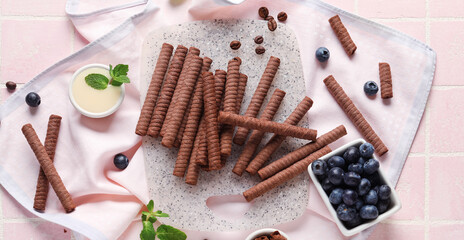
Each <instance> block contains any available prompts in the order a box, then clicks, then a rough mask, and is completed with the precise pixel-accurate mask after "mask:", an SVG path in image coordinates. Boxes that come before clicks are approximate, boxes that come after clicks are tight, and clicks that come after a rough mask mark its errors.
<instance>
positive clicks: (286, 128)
mask: <svg viewBox="0 0 464 240" xmlns="http://www.w3.org/2000/svg"><path fill="white" fill-rule="evenodd" d="M218 120H219V122H221V123H225V124H229V125H232V126H243V127H246V128H250V129H256V130H259V131H263V132H271V133H275V134H278V135H282V136H290V137H295V138H301V139H307V140H316V137H317V131H316V130H314V129H309V128H304V127H297V126H293V125H290V124H285V123H278V122H273V121H266V120H263V119H258V118H253V117H245V116H241V115H238V114H234V113H228V112H223V111H221V112H219V118H218Z"/></svg>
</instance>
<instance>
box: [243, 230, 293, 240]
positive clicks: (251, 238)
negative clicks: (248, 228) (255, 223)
mask: <svg viewBox="0 0 464 240" xmlns="http://www.w3.org/2000/svg"><path fill="white" fill-rule="evenodd" d="M275 231H279V233H280V235H282V236H284V237H285V238H287V240H290V238H289V237H288V236H287V234H285V233H284V232H282V231H280V230H278V229H274V228H263V229H260V230H257V231H254V232H252V233H251V234H250V235H248V237H246V238H245V240H254V239H255V238H257V237H259V236H262V235H264V234H271V233H273V232H275Z"/></svg>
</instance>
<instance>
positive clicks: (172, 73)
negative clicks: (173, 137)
mask: <svg viewBox="0 0 464 240" xmlns="http://www.w3.org/2000/svg"><path fill="white" fill-rule="evenodd" d="M187 51H188V49H187V48H186V47H184V46H182V45H179V46H177V48H176V51H175V52H174V57H173V58H172V61H171V64H170V65H169V69H168V72H167V74H166V80H165V81H164V84H163V88H162V89H161V93H160V96H159V100H158V102H157V103H156V105H155V109H154V110H153V115H152V117H151V120H150V125H149V127H148V132H147V134H148V135H149V136H151V137H155V138H156V137H158V136H159V134H160V131H161V127H162V126H163V123H164V119H165V117H166V113H167V111H168V108H169V104H170V103H171V99H172V96H173V95H174V90H175V88H176V85H177V80H178V79H179V75H180V72H181V71H182V67H183V65H184V61H185V56H186V55H187Z"/></svg>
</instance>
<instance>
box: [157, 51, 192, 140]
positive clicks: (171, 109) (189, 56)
mask: <svg viewBox="0 0 464 240" xmlns="http://www.w3.org/2000/svg"><path fill="white" fill-rule="evenodd" d="M199 55H200V50H199V49H198V48H196V47H190V48H189V50H188V53H187V56H186V57H185V63H184V65H183V66H182V71H181V72H180V75H179V80H178V81H177V85H176V89H175V90H174V95H173V96H172V99H171V102H170V104H169V108H168V111H167V113H166V119H165V120H164V123H163V126H162V127H161V132H160V135H161V136H164V134H165V133H166V129H167V126H168V125H169V124H168V123H169V121H171V117H172V114H173V112H174V108H175V106H177V101H178V99H179V95H180V93H181V91H182V88H183V86H184V80H185V77H186V75H187V72H188V68H189V66H190V61H191V59H192V58H193V57H194V56H199Z"/></svg>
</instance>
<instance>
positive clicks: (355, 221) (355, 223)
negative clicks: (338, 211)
mask: <svg viewBox="0 0 464 240" xmlns="http://www.w3.org/2000/svg"><path fill="white" fill-rule="evenodd" d="M344 223H345V226H346V227H347V228H348V229H351V228H355V227H357V226H359V225H361V224H362V219H361V217H360V216H359V213H356V215H355V217H354V218H353V219H351V220H350V221H346V222H344Z"/></svg>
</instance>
